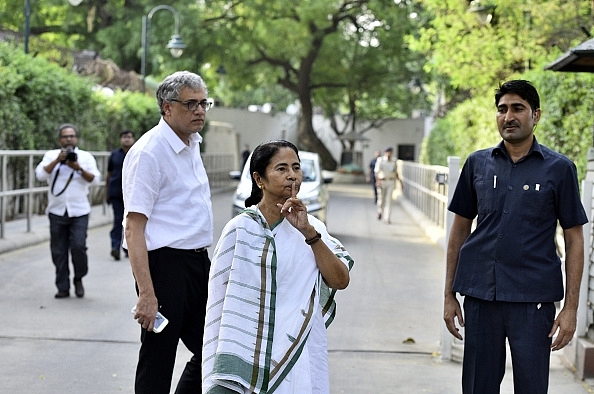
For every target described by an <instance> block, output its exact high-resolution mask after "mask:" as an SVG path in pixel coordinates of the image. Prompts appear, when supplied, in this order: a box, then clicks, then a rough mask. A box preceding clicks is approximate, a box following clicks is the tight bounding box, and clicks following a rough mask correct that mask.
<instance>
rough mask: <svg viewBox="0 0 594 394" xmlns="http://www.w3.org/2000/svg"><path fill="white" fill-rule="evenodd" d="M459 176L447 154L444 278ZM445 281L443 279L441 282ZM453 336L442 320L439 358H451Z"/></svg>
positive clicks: (457, 165) (457, 164)
mask: <svg viewBox="0 0 594 394" xmlns="http://www.w3.org/2000/svg"><path fill="white" fill-rule="evenodd" d="M459 178H460V158H459V157H455V156H448V204H446V210H445V242H446V254H445V258H444V279H445V265H446V259H447V243H448V240H449V238H450V229H451V228H452V222H453V221H454V214H453V213H452V212H450V211H448V210H447V205H449V202H450V201H451V200H452V196H453V195H454V190H456V185H457V184H458V179H459ZM444 282H445V280H444V281H443V282H442V285H443V283H444ZM454 340H455V338H454V337H453V336H452V334H450V332H449V331H448V329H447V327H446V325H445V322H443V321H442V330H441V358H442V359H444V360H448V361H449V360H452V359H453V356H452V348H453V346H454Z"/></svg>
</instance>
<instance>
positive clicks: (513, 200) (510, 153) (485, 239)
mask: <svg viewBox="0 0 594 394" xmlns="http://www.w3.org/2000/svg"><path fill="white" fill-rule="evenodd" d="M495 106H496V108H497V114H496V120H497V126H498V129H499V134H500V136H501V138H502V141H501V142H500V143H499V144H498V145H497V146H495V147H492V148H488V149H483V150H479V151H476V152H474V153H472V154H471V155H470V156H468V159H467V160H466V162H465V163H464V167H463V168H462V172H461V174H460V180H459V181H458V184H457V186H456V190H455V192H454V195H453V198H452V200H451V202H450V205H449V208H448V209H449V210H450V211H451V212H453V213H454V214H455V216H454V221H453V224H452V228H451V233H450V237H449V240H448V249H447V268H446V280H445V289H444V292H445V297H444V314H443V316H444V317H443V318H444V320H445V323H446V326H447V328H448V330H449V331H450V333H451V334H452V335H453V336H455V337H456V338H458V339H462V335H461V334H460V333H459V331H458V327H457V325H456V320H457V321H458V324H459V325H460V326H463V327H464V332H465V338H464V359H463V366H462V391H463V393H465V394H469V393H480V394H491V393H499V390H500V385H501V381H502V380H503V376H504V374H505V366H506V361H505V358H506V338H507V342H508V343H509V347H510V349H511V357H512V364H513V374H514V392H515V393H519V394H524V393H525V394H527V393H530V394H545V393H547V391H548V384H549V363H550V355H551V349H552V350H553V351H555V350H560V349H563V348H564V347H565V345H567V344H568V343H569V341H571V339H572V338H573V335H574V332H575V329H576V324H577V323H576V315H577V308H578V298H579V292H580V282H581V278H582V270H583V265H584V236H583V232H582V226H583V225H584V224H585V223H586V222H587V221H588V219H587V217H586V213H585V212H584V208H583V207H582V203H581V200H580V191H579V186H578V178H577V171H576V167H575V165H574V164H573V163H572V162H571V161H570V160H569V159H568V158H567V157H565V156H563V155H561V154H559V153H557V152H555V151H553V150H551V149H549V148H547V147H546V146H544V145H541V144H539V143H538V142H537V140H536V137H535V136H534V129H535V128H536V126H537V124H538V122H539V120H540V116H541V109H540V98H539V96H538V92H537V91H536V89H535V88H534V86H533V85H532V84H531V83H530V82H528V81H524V80H512V81H508V82H505V83H504V84H502V85H500V87H499V89H498V90H497V91H496V93H495ZM475 218H476V220H477V223H476V229H475V230H474V231H473V230H472V228H473V221H474V219H475ZM557 223H559V224H560V225H561V227H562V228H563V236H564V239H565V278H566V279H565V302H564V303H563V308H562V309H561V311H560V312H559V314H558V315H557V317H556V318H555V313H556V308H555V302H556V301H560V300H561V299H562V298H563V296H564V294H563V293H564V284H563V274H562V272H561V267H562V265H561V261H560V258H559V256H558V255H557V249H556V246H555V233H556V228H557ZM456 293H459V294H460V295H463V296H464V316H462V310H461V308H460V304H459V302H458V299H457V298H456Z"/></svg>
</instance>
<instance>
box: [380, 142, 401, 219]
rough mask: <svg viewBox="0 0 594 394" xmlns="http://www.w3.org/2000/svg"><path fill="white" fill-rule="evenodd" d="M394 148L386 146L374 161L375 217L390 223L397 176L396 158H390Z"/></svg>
mask: <svg viewBox="0 0 594 394" xmlns="http://www.w3.org/2000/svg"><path fill="white" fill-rule="evenodd" d="M392 153H394V149H393V148H392V147H387V148H386V149H384V155H383V156H382V157H379V158H378V159H377V160H376V162H375V170H374V172H375V184H376V185H377V190H378V199H377V219H378V220H381V218H382V217H383V218H384V222H386V224H390V223H391V221H390V216H391V215H392V194H393V193H394V187H395V186H396V179H400V178H399V177H398V169H397V167H396V160H394V159H392Z"/></svg>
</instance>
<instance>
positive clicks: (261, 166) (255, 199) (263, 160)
mask: <svg viewBox="0 0 594 394" xmlns="http://www.w3.org/2000/svg"><path fill="white" fill-rule="evenodd" d="M280 148H291V149H293V150H294V151H295V154H297V157H299V151H298V150H297V147H296V146H295V145H293V144H292V143H290V142H289V141H285V140H277V141H268V142H264V143H262V144H260V145H258V146H257V147H256V149H254V151H253V152H252V158H251V159H250V177H251V178H252V192H251V194H250V196H249V197H248V198H247V199H246V200H245V206H246V208H247V207H251V206H252V205H255V204H257V203H259V202H260V200H262V190H260V188H259V187H258V184H257V183H256V180H255V179H254V175H253V174H254V172H257V173H258V174H259V175H260V176H261V177H263V178H265V177H266V167H268V164H270V160H271V159H272V157H273V156H274V155H275V154H276V152H278V151H279V149H280Z"/></svg>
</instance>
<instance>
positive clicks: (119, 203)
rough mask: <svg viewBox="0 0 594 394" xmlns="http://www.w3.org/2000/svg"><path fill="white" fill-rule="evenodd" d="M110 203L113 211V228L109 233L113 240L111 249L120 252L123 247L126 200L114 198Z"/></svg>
mask: <svg viewBox="0 0 594 394" xmlns="http://www.w3.org/2000/svg"><path fill="white" fill-rule="evenodd" d="M109 203H110V204H111V207H112V209H113V227H112V228H111V231H110V232H109V237H110V238H111V249H112V250H117V251H119V250H120V248H121V247H122V232H123V227H122V221H123V220H124V200H123V199H121V198H116V197H112V198H110V199H109Z"/></svg>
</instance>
